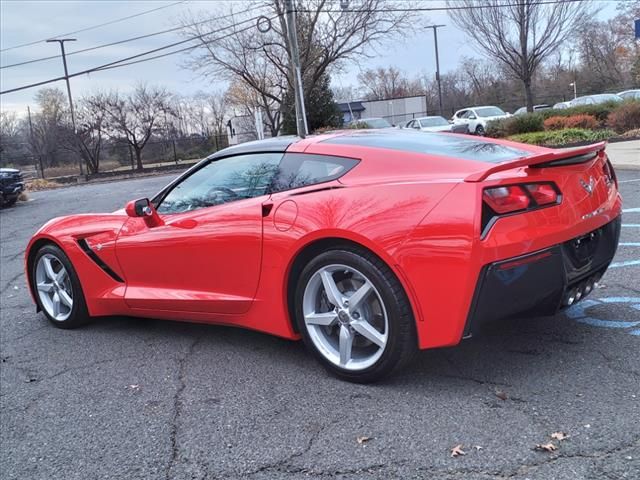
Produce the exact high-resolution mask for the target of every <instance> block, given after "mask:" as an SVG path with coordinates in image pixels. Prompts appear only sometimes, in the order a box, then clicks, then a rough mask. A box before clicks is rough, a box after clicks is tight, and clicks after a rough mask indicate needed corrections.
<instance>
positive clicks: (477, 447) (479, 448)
mask: <svg viewBox="0 0 640 480" xmlns="http://www.w3.org/2000/svg"><path fill="white" fill-rule="evenodd" d="M473 448H475V449H476V450H482V447H481V446H480V445H476V446H475V447H473Z"/></svg>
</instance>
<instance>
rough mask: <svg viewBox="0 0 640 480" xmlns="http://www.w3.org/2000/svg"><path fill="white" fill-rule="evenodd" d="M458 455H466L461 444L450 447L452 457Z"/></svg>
mask: <svg viewBox="0 0 640 480" xmlns="http://www.w3.org/2000/svg"><path fill="white" fill-rule="evenodd" d="M459 455H466V453H464V451H463V450H462V445H456V446H455V447H453V448H452V449H451V456H452V457H457V456H459Z"/></svg>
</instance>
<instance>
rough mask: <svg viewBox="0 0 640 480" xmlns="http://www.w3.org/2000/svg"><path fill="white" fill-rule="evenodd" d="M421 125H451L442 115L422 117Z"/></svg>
mask: <svg viewBox="0 0 640 480" xmlns="http://www.w3.org/2000/svg"><path fill="white" fill-rule="evenodd" d="M420 125H422V126H423V127H441V126H443V125H449V122H447V121H446V120H445V119H444V118H442V117H429V118H421V119H420Z"/></svg>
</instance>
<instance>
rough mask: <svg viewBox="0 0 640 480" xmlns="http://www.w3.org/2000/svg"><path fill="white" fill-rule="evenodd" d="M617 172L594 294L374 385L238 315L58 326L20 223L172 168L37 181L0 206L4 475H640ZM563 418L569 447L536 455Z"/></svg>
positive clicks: (631, 204)
mask: <svg viewBox="0 0 640 480" xmlns="http://www.w3.org/2000/svg"><path fill="white" fill-rule="evenodd" d="M618 176H619V179H620V181H621V183H620V187H621V190H622V193H623V195H624V200H625V209H626V212H625V214H624V220H623V224H624V225H623V227H624V228H623V229H622V238H621V242H622V243H621V246H620V248H619V250H618V253H617V256H616V258H615V260H614V262H615V263H614V264H613V268H611V269H610V270H609V271H608V273H607V274H606V276H605V277H604V278H603V282H602V285H601V286H600V288H598V289H597V290H596V291H595V292H594V293H593V294H592V295H591V296H590V297H589V299H588V300H587V301H588V302H589V303H583V304H582V305H583V306H582V307H581V308H576V309H574V310H571V311H570V312H569V314H560V315H557V316H555V317H552V318H541V319H534V320H526V321H520V322H517V321H514V322H509V323H502V324H500V325H498V326H493V327H492V328H491V329H490V330H488V331H487V332H485V334H484V335H483V336H478V337H475V338H473V339H471V340H468V341H465V342H464V343H462V344H461V345H459V346H458V347H456V348H450V349H440V350H433V351H425V352H421V353H420V354H419V355H418V357H417V358H416V360H415V362H414V363H413V364H412V365H411V366H410V368H408V369H406V370H405V371H403V372H402V373H401V374H400V375H397V376H395V377H393V378H391V379H389V380H388V381H385V382H384V383H381V384H376V385H368V386H363V385H353V384H349V383H344V382H341V381H338V380H336V379H334V378H332V377H330V376H328V375H327V374H326V373H325V371H324V370H323V369H322V368H321V367H320V366H319V364H317V363H316V362H315V361H314V360H313V359H312V358H311V356H310V355H308V354H307V353H306V352H305V350H304V347H303V346H302V344H301V343H296V342H289V341H285V340H281V339H278V338H273V337H269V336H266V335H262V334H258V333H255V332H250V331H244V330H239V329H234V328H228V327H219V326H204V325H190V324H184V323H177V322H164V321H155V320H142V319H132V318H108V319H101V320H98V321H95V322H94V323H93V324H91V325H89V326H87V327H85V328H83V329H79V330H74V331H64V330H59V329H56V328H54V327H52V326H51V325H49V324H48V322H47V321H46V320H45V318H44V316H43V315H41V314H36V312H35V308H34V306H33V305H32V303H31V299H30V297H29V294H28V292H27V289H26V285H25V278H24V275H23V264H22V261H23V260H22V259H23V252H24V248H25V245H26V243H27V241H28V238H29V237H30V236H31V235H32V234H33V233H34V232H35V230H36V229H37V228H38V227H39V226H40V225H41V224H43V223H44V222H45V221H47V220H49V219H50V218H53V217H56V216H59V215H63V214H69V213H81V212H95V211H98V212H100V211H112V210H115V209H117V208H120V207H122V206H123V205H124V203H125V201H126V200H129V199H133V198H138V197H141V196H145V195H152V194H153V193H155V192H156V191H157V190H159V189H160V187H161V186H163V185H164V184H166V183H167V182H168V180H169V179H170V178H171V177H151V178H145V179H138V180H128V181H122V182H117V183H105V184H96V185H85V186H78V187H71V188H65V189H60V190H52V191H46V192H38V193H35V194H32V195H31V198H32V200H31V201H29V202H22V203H19V204H18V205H17V206H16V207H15V208H11V209H6V210H3V211H2V212H1V213H0V230H1V252H0V257H1V259H0V260H1V274H0V288H1V290H0V300H1V319H0V354H1V364H0V395H1V397H0V406H1V410H0V420H1V421H0V442H1V448H0V478H2V479H7V480H8V479H47V480H53V479H64V480H72V479H82V480H87V479H107V478H111V479H214V478H225V479H227V478H231V479H232V478H256V479H263V478H264V479H268V478H269V479H270V478H308V477H313V478H353V479H356V478H385V479H387V478H403V479H406V478H429V479H459V478H464V479H465V480H467V479H468V480H476V479H504V478H510V479H530V480H534V479H545V480H548V479H583V478H588V479H637V478H640V355H639V354H640V348H639V347H640V262H639V261H640V171H637V170H636V171H631V170H629V171H624V170H620V171H618ZM159 261H162V259H159ZM633 322H637V323H636V324H634V323H633ZM554 432H564V433H566V434H567V435H568V438H567V439H565V440H562V441H557V440H554V443H555V445H556V446H557V447H558V450H556V451H555V452H546V451H537V450H535V446H536V444H544V443H547V442H549V441H550V440H552V439H551V437H550V435H551V434H552V433H554ZM362 437H366V438H367V439H368V440H366V439H365V440H363V439H362ZM358 438H360V442H359V441H358ZM459 444H461V445H462V446H463V447H462V450H464V451H465V452H466V455H464V456H458V457H456V458H452V457H451V455H450V451H451V448H453V447H454V446H456V445H459Z"/></svg>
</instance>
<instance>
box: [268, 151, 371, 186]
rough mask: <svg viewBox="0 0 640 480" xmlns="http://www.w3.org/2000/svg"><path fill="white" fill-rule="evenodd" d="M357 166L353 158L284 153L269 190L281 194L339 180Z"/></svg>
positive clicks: (356, 161)
mask: <svg viewBox="0 0 640 480" xmlns="http://www.w3.org/2000/svg"><path fill="white" fill-rule="evenodd" d="M357 164H358V160H354V159H353V158H344V157H333V156H329V155H313V154H305V153H286V154H285V155H284V158H283V159H282V162H281V163H280V168H279V171H278V174H277V176H276V177H275V179H274V181H273V184H272V186H271V190H272V191H273V192H282V191H284V190H290V189H292V188H300V187H305V186H307V185H314V184H316V183H323V182H329V181H331V180H335V179H336V178H340V177H341V176H342V175H344V174H345V173H347V172H348V171H349V170H351V169H352V168H353V167H355V166H356V165H357Z"/></svg>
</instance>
